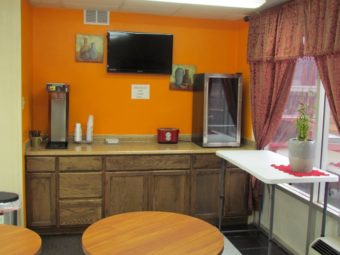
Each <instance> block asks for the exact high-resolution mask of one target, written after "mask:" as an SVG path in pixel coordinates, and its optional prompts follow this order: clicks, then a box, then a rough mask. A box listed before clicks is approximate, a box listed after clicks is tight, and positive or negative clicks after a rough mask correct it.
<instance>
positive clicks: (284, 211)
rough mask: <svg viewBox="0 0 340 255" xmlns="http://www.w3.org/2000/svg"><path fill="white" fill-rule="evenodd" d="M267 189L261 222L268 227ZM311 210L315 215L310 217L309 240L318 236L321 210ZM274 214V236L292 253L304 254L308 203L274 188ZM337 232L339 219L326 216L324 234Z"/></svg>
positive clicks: (338, 232) (335, 233)
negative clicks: (310, 235) (310, 236)
mask: <svg viewBox="0 0 340 255" xmlns="http://www.w3.org/2000/svg"><path fill="white" fill-rule="evenodd" d="M267 191H268V190H267V188H265V196H264V205H263V211H262V213H263V214H262V217H261V224H263V226H264V227H265V228H267V229H268V228H269V208H270V207H269V194H268V192H267ZM313 211H314V212H315V215H314V217H312V225H311V226H312V227H311V234H312V238H311V241H312V240H314V239H315V238H316V237H319V236H320V232H321V217H322V214H321V211H320V210H316V209H314V210H313ZM274 215H275V216H274V231H273V232H274V236H276V237H278V239H279V240H280V241H281V243H282V244H284V245H285V246H286V247H287V248H288V249H289V250H290V251H292V252H293V253H295V254H299V255H300V254H301V255H304V254H305V247H306V238H307V217H308V204H307V203H306V202H303V201H301V200H299V199H297V198H296V197H294V196H292V195H291V194H289V193H287V192H283V191H281V190H279V189H276V193H275V207H274ZM256 220H257V218H256ZM339 234H340V221H339V219H336V218H335V217H330V216H327V219H326V236H339Z"/></svg>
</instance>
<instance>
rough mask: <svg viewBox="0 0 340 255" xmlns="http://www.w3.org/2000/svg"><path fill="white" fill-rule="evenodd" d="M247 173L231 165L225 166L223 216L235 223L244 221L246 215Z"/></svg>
mask: <svg viewBox="0 0 340 255" xmlns="http://www.w3.org/2000/svg"><path fill="white" fill-rule="evenodd" d="M248 191H249V175H248V174H247V172H245V171H242V170H241V169H239V168H236V167H234V166H232V165H229V166H227V171H226V178H225V190H224V192H225V203H224V212H223V217H224V218H229V220H232V221H233V223H235V224H242V223H246V218H245V217H246V216H247V215H248Z"/></svg>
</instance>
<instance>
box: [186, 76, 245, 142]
mask: <svg viewBox="0 0 340 255" xmlns="http://www.w3.org/2000/svg"><path fill="white" fill-rule="evenodd" d="M192 101H193V107H192V109H193V113H192V141H193V142H194V143H196V144H198V145H200V146H203V147H239V146H240V145H241V117H242V116H241V110H242V109H241V107H242V75H241V74H240V73H238V74H211V73H201V74H196V75H195V77H194V86H193V100H192Z"/></svg>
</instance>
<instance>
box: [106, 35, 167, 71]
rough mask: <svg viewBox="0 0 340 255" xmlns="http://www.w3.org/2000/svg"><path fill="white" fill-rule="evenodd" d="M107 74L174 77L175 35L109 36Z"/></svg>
mask: <svg viewBox="0 0 340 255" xmlns="http://www.w3.org/2000/svg"><path fill="white" fill-rule="evenodd" d="M107 39H108V40H107V47H108V49H107V71H108V72H120V73H124V72H126V73H154V74H171V71H172V45H173V35H170V34H149V33H138V32H118V31H117V32H108V35H107Z"/></svg>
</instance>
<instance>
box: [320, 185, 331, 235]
mask: <svg viewBox="0 0 340 255" xmlns="http://www.w3.org/2000/svg"><path fill="white" fill-rule="evenodd" d="M328 190H329V183H328V182H326V183H325V195H324V199H323V211H322V225H321V237H324V236H325V229H326V215H327V203H328Z"/></svg>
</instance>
